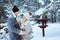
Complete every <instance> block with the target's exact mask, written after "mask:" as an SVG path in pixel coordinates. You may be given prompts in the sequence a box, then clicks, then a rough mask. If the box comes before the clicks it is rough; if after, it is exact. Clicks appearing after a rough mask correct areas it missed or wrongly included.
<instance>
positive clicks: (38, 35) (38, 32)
mask: <svg viewBox="0 0 60 40" xmlns="http://www.w3.org/2000/svg"><path fill="white" fill-rule="evenodd" d="M33 23H34V22H33V21H32V22H31V24H33ZM38 25H39V24H35V25H32V29H33V36H34V37H33V38H32V39H31V40H60V23H47V25H48V27H47V28H45V37H43V36H42V29H41V28H39V27H38ZM0 32H3V35H0V37H1V36H3V37H2V38H0V40H9V35H8V34H5V32H4V30H1V31H0Z"/></svg>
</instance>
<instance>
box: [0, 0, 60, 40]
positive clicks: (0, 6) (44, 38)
mask: <svg viewBox="0 0 60 40" xmlns="http://www.w3.org/2000/svg"><path fill="white" fill-rule="evenodd" d="M14 5H16V6H17V7H18V9H19V14H20V16H19V18H21V19H22V18H24V17H23V15H24V16H26V18H27V20H28V21H29V23H30V25H31V28H32V36H31V39H30V40H60V0H0V40H10V34H9V28H8V26H9V25H8V18H9V17H10V16H11V15H13V13H12V9H13V6H14ZM28 14H30V15H28ZM21 19H20V20H21ZM24 19H25V18H24ZM17 20H19V19H17ZM25 24H26V23H25ZM27 25H28V26H29V24H27ZM27 30H29V29H27Z"/></svg>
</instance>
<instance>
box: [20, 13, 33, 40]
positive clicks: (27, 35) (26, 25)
mask: <svg viewBox="0 0 60 40" xmlns="http://www.w3.org/2000/svg"><path fill="white" fill-rule="evenodd" d="M28 18H29V17H28V14H27V13H25V14H24V15H23V19H22V27H21V29H23V30H24V31H25V32H24V35H23V36H22V37H23V40H31V36H32V28H31V24H30V22H29V19H28Z"/></svg>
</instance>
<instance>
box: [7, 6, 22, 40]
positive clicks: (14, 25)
mask: <svg viewBox="0 0 60 40" xmlns="http://www.w3.org/2000/svg"><path fill="white" fill-rule="evenodd" d="M12 11H13V15H11V16H10V17H9V18H8V30H9V35H10V40H22V36H21V35H23V31H21V30H20V26H21V25H19V23H18V22H17V20H16V19H17V17H18V14H19V9H18V8H17V7H16V6H14V7H13V9H12Z"/></svg>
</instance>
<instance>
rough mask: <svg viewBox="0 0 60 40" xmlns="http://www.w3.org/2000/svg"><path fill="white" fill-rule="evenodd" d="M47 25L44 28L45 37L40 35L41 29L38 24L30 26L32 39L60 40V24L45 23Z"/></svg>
mask: <svg viewBox="0 0 60 40" xmlns="http://www.w3.org/2000/svg"><path fill="white" fill-rule="evenodd" d="M47 25H48V27H47V28H46V29H45V37H42V29H41V28H39V27H38V24H35V25H34V26H32V28H33V35H34V38H32V40H60V24H59V23H47Z"/></svg>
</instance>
